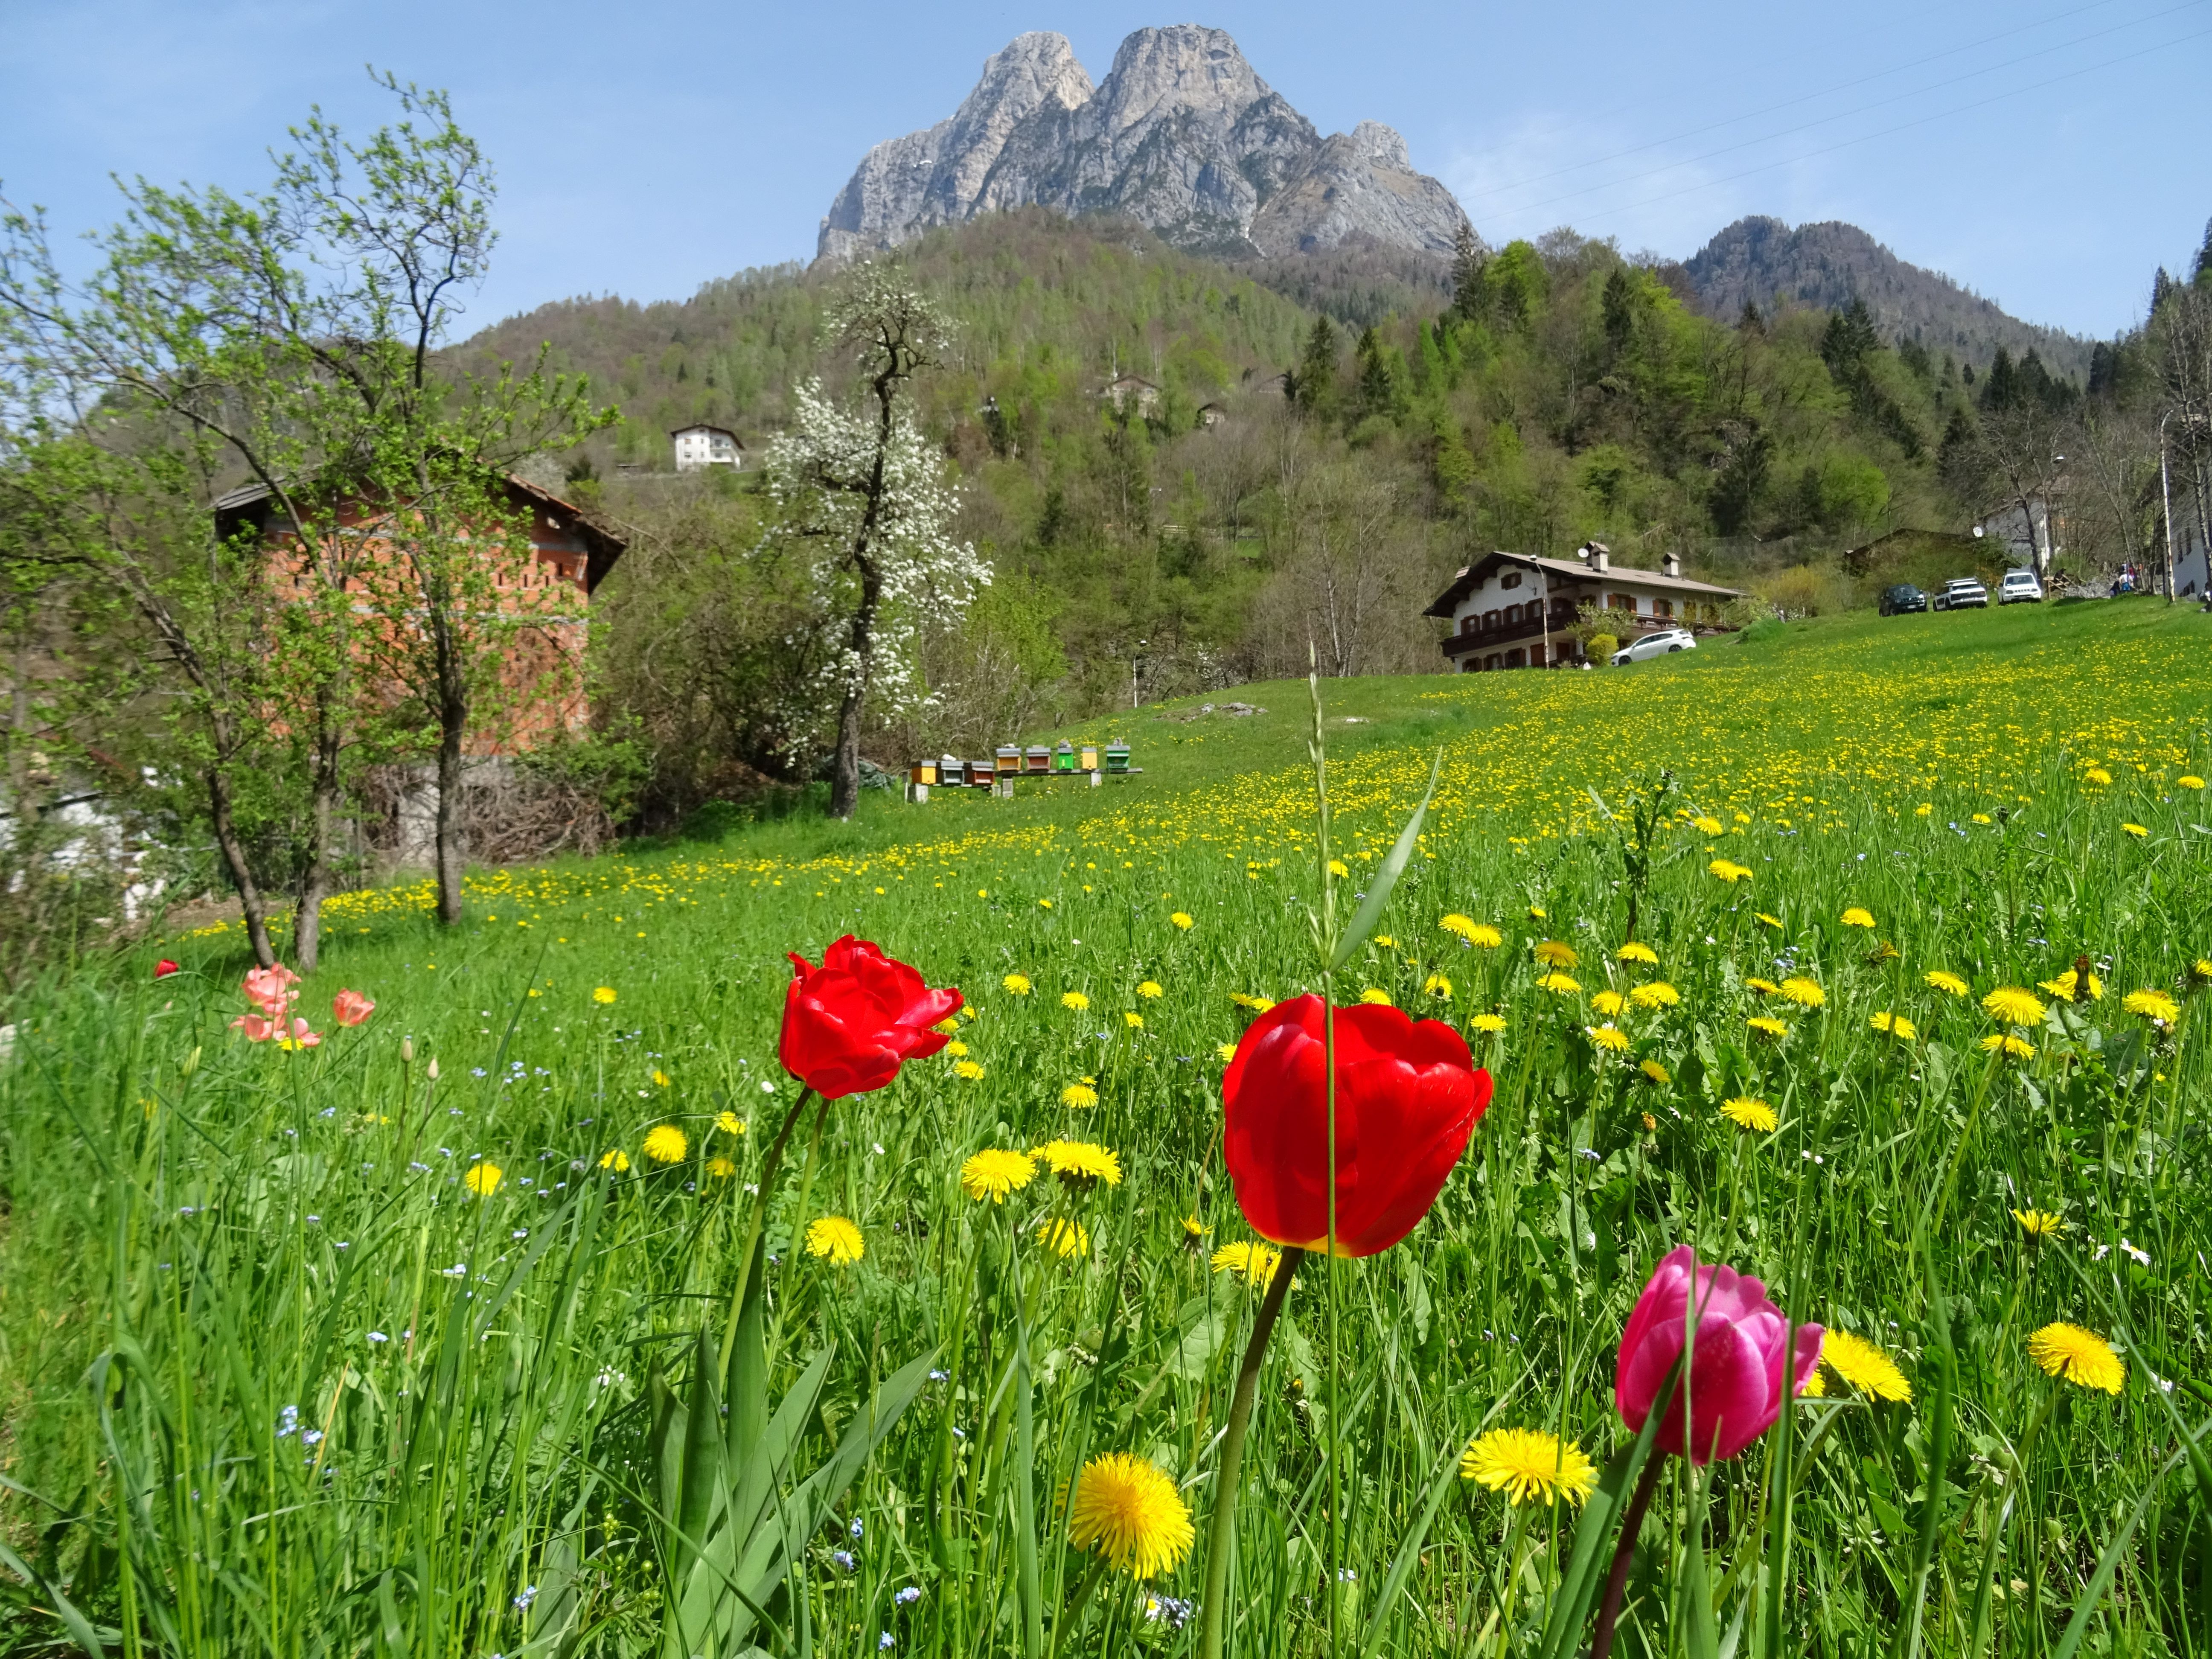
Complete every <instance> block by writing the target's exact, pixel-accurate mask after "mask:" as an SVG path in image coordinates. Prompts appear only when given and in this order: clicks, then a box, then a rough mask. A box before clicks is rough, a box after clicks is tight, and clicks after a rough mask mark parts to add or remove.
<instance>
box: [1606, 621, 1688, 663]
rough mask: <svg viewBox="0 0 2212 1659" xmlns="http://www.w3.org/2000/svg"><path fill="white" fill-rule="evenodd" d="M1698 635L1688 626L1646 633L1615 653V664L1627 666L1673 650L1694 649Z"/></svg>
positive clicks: (1661, 655)
mask: <svg viewBox="0 0 2212 1659" xmlns="http://www.w3.org/2000/svg"><path fill="white" fill-rule="evenodd" d="M1697 648H1698V641H1697V639H1696V637H1695V636H1694V635H1692V633H1691V632H1690V630H1689V629H1686V628H1664V629H1660V631H1659V632H1657V633H1656V634H1646V635H1644V637H1643V638H1642V639H1640V640H1637V641H1633V642H1632V643H1631V644H1629V645H1627V646H1626V647H1623V648H1622V649H1620V650H1619V651H1616V652H1614V653H1613V666H1614V667H1615V668H1626V666H1627V665H1629V664H1630V663H1632V662H1643V661H1644V660H1645V659H1647V658H1651V657H1663V656H1665V655H1667V654H1668V653H1669V652H1672V651H1694V650H1696V649H1697Z"/></svg>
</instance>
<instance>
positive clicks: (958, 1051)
mask: <svg viewBox="0 0 2212 1659" xmlns="http://www.w3.org/2000/svg"><path fill="white" fill-rule="evenodd" d="M945 1053H946V1054H949V1055H951V1057H952V1058H953V1059H955V1060H965V1059H967V1058H968V1045H967V1044H966V1043H964V1042H958V1041H957V1040H956V1041H954V1042H948V1043H946V1044H945Z"/></svg>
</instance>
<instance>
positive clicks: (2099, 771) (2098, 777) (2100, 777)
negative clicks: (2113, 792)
mask: <svg viewBox="0 0 2212 1659" xmlns="http://www.w3.org/2000/svg"><path fill="white" fill-rule="evenodd" d="M2082 776H2083V777H2085V778H2087V779H2088V781H2090V782H2092V783H2094V784H2107V783H2110V782H2111V781H2112V774H2111V773H2110V772H2107V771H2106V769H2104V768H2103V767H2101V766H2093V767H2091V768H2090V769H2088V770H2087V772H2084V773H2083V774H2082Z"/></svg>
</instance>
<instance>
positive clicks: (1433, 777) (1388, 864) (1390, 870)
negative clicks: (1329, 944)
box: [1328, 749, 1444, 973]
mask: <svg viewBox="0 0 2212 1659" xmlns="http://www.w3.org/2000/svg"><path fill="white" fill-rule="evenodd" d="M1443 763H1444V751H1443V750H1441V749H1439V750H1437V757H1436V758H1435V759H1434V760H1432V761H1431V762H1430V763H1429V787H1427V788H1426V789H1425V790H1424V791H1422V793H1421V804H1420V805H1419V806H1416V807H1415V808H1414V809H1413V817H1410V818H1407V820H1406V827H1405V828H1404V829H1401V830H1400V831H1399V832H1398V841H1397V844H1396V845H1395V846H1394V847H1392V848H1391V849H1390V856H1389V857H1388V858H1386V859H1384V860H1383V867H1382V868H1381V869H1380V870H1377V871H1376V872H1375V878H1374V879H1373V880H1372V881H1370V882H1369V883H1368V884H1367V896H1366V898H1365V899H1364V901H1362V902H1361V904H1360V906H1359V908H1358V910H1357V911H1356V912H1354V913H1353V915H1352V925H1351V926H1350V927H1347V928H1346V929H1345V930H1344V937H1343V938H1341V939H1338V940H1337V942H1336V954H1335V955H1334V956H1332V957H1330V958H1329V959H1328V970H1329V972H1331V973H1334V972H1335V971H1336V970H1337V969H1340V968H1341V967H1343V966H1344V964H1345V963H1347V962H1349V961H1350V960H1351V959H1352V952H1353V951H1357V950H1358V948H1359V947H1360V946H1361V945H1364V944H1365V943H1366V942H1367V936H1368V935H1369V934H1370V933H1373V932H1374V931H1375V924H1376V922H1378V921H1382V920H1383V905H1384V904H1385V903H1387V902H1389V897H1390V890H1391V889H1392V888H1393V887H1395V886H1396V885H1397V884H1398V878H1399V876H1400V875H1401V874H1402V873H1403V872H1404V871H1405V868H1406V860H1407V859H1409V858H1411V857H1413V848H1414V845H1415V843H1416V842H1419V839H1420V834H1421V820H1422V819H1423V818H1425V817H1427V816H1428V812H1429V802H1430V801H1431V799H1433V798H1434V797H1435V795H1436V793H1437V773H1438V772H1440V771H1441V770H1442V769H1443Z"/></svg>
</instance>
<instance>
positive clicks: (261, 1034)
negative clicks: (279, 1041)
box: [230, 1014, 283, 1042]
mask: <svg viewBox="0 0 2212 1659" xmlns="http://www.w3.org/2000/svg"><path fill="white" fill-rule="evenodd" d="M230 1029H231V1030H234V1031H243V1032H245V1033H246V1041H247V1042H268V1041H269V1039H270V1037H273V1036H276V1033H277V1032H278V1031H279V1030H282V1029H283V1028H282V1027H281V1026H279V1025H277V1024H276V1023H275V1022H274V1021H271V1020H266V1019H264V1018H262V1017H261V1016H260V1015H258V1014H240V1016H239V1017H238V1018H236V1019H234V1020H233V1021H231V1022H230Z"/></svg>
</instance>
